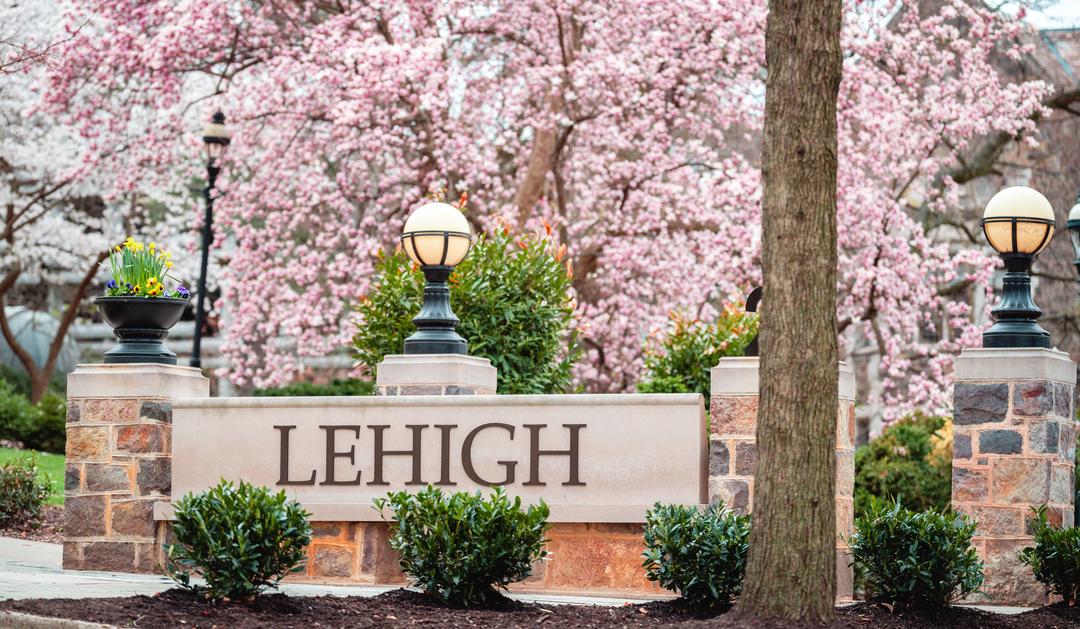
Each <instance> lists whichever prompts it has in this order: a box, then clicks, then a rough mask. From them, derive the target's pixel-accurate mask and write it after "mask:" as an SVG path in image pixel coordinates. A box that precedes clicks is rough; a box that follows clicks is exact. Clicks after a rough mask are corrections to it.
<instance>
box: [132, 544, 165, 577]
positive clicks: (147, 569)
mask: <svg viewBox="0 0 1080 629" xmlns="http://www.w3.org/2000/svg"><path fill="white" fill-rule="evenodd" d="M164 558H165V553H164V550H163V549H162V547H161V546H158V545H157V544H140V543H136V544H135V572H142V573H147V574H153V573H156V572H162V571H163V570H162V567H163V565H164V561H163V560H164Z"/></svg>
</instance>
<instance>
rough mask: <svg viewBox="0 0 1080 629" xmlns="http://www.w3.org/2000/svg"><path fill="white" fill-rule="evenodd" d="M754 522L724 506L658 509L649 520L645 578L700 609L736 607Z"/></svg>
mask: <svg viewBox="0 0 1080 629" xmlns="http://www.w3.org/2000/svg"><path fill="white" fill-rule="evenodd" d="M749 547H750V516H748V515H743V514H740V513H736V512H734V511H728V510H726V509H724V507H723V506H722V505H720V506H709V507H708V508H706V509H703V510H698V509H696V508H694V507H684V506H681V505H661V504H659V503H657V504H656V505H654V506H653V508H652V509H650V510H649V511H648V512H646V514H645V552H644V554H643V556H644V557H645V563H644V564H643V565H644V567H645V570H646V572H645V576H646V577H647V578H648V579H649V580H650V581H656V582H658V583H659V584H660V587H662V588H664V589H666V590H671V591H673V592H678V593H679V595H680V596H682V597H683V598H684V599H686V601H687V602H689V603H690V604H692V605H694V606H697V607H717V606H721V605H726V604H729V603H731V602H732V601H733V600H734V599H735V597H736V596H738V595H739V591H740V590H741V589H742V580H743V574H744V573H745V572H746V552H747V550H748V549H749Z"/></svg>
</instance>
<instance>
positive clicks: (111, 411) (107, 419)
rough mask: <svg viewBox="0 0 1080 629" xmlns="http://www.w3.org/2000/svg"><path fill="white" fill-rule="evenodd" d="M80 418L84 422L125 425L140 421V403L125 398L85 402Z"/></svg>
mask: <svg viewBox="0 0 1080 629" xmlns="http://www.w3.org/2000/svg"><path fill="white" fill-rule="evenodd" d="M80 418H81V420H82V421H84V422H103V423H109V424H123V423H128V422H134V421H136V420H138V419H139V401H138V400H127V399H123V398H104V399H89V400H83V402H82V411H81V412H80Z"/></svg>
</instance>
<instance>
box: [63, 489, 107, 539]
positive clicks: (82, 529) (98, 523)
mask: <svg viewBox="0 0 1080 629" xmlns="http://www.w3.org/2000/svg"><path fill="white" fill-rule="evenodd" d="M106 500H107V497H106V496H103V495H97V496H67V497H66V498H64V539H65V540H66V539H71V538H75V537H104V536H105V504H106Z"/></svg>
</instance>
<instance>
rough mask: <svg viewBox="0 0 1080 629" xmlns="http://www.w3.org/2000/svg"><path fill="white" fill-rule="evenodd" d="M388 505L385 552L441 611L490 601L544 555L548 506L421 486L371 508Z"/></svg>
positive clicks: (498, 495)
mask: <svg viewBox="0 0 1080 629" xmlns="http://www.w3.org/2000/svg"><path fill="white" fill-rule="evenodd" d="M375 506H376V507H377V508H379V509H383V508H384V507H386V506H389V507H390V509H391V510H392V511H393V516H394V519H395V520H396V522H395V523H393V524H391V535H390V547H391V548H393V549H394V550H395V551H397V553H398V554H399V555H400V556H401V557H400V565H401V570H402V571H403V572H404V573H405V574H407V575H409V577H410V578H412V580H413V581H414V582H415V584H416V585H417V586H418V587H420V588H422V589H423V590H424V591H425V592H427V593H428V594H430V595H432V596H434V597H435V598H437V599H439V600H440V601H442V602H443V603H446V604H449V605H460V606H464V607H469V606H473V605H482V604H484V603H488V602H491V601H493V600H494V599H495V598H496V597H497V596H498V591H497V588H506V586H507V585H509V584H510V583H513V582H515V581H521V580H522V579H524V578H526V577H528V576H529V575H530V574H532V564H533V562H534V561H538V560H540V559H543V558H544V557H545V556H546V555H547V551H545V550H544V543H545V541H546V540H545V539H544V533H545V531H547V528H548V524H547V518H548V513H549V510H548V506H547V505H546V504H544V502H543V501H541V502H540V504H538V505H529V508H528V509H524V510H523V509H522V508H521V498H514V499H513V500H512V501H511V500H510V499H509V498H508V497H507V495H506V492H505V491H503V489H502V488H501V487H498V488H496V489H495V490H494V491H493V492H492V493H491V497H490V498H484V497H483V496H481V495H480V492H479V491H477V492H476V493H474V494H470V493H468V492H456V493H453V494H444V493H443V491H442V490H441V489H439V488H437V487H432V486H430V485H429V486H428V487H427V489H424V490H421V491H420V492H418V493H415V494H410V493H408V492H404V491H400V492H393V493H390V494H389V495H388V496H387V497H386V498H382V499H379V500H376V501H375Z"/></svg>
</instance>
